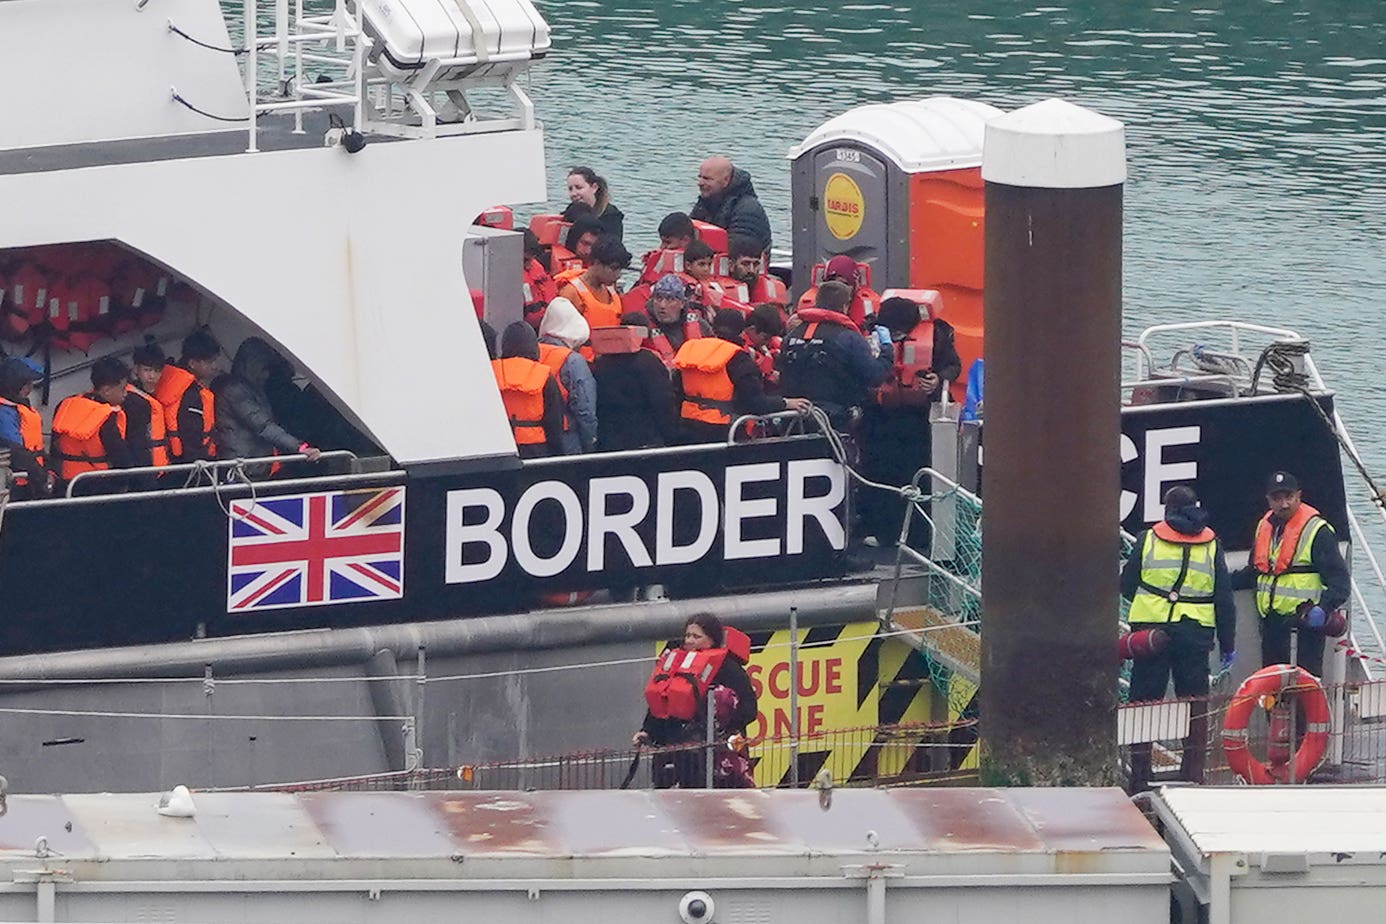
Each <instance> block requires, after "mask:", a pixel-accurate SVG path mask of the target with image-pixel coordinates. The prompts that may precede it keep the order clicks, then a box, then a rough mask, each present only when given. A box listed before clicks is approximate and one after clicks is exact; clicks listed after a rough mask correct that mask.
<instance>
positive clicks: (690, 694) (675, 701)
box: [645, 648, 727, 722]
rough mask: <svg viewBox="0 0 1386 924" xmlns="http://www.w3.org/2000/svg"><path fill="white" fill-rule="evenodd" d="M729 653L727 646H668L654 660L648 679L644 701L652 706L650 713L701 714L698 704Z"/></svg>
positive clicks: (678, 716) (668, 715)
mask: <svg viewBox="0 0 1386 924" xmlns="http://www.w3.org/2000/svg"><path fill="white" fill-rule="evenodd" d="M726 657H727V649H725V648H708V649H704V650H703V651H685V650H684V649H682V648H670V649H667V650H666V651H665V652H664V653H663V654H661V655H660V656H659V658H658V660H656V661H655V666H654V670H653V671H652V672H651V673H650V679H649V680H648V681H646V683H645V703H646V704H647V705H648V706H649V707H650V715H652V716H654V717H655V718H656V719H679V720H681V721H684V722H687V721H690V720H692V719H693V717H694V716H696V715H697V714H698V706H699V704H701V703H702V702H703V701H704V700H706V699H707V691H708V690H709V689H710V688H711V687H712V681H713V678H715V677H716V676H717V672H718V671H719V670H720V669H721V668H722V662H723V661H724V660H725V659H726Z"/></svg>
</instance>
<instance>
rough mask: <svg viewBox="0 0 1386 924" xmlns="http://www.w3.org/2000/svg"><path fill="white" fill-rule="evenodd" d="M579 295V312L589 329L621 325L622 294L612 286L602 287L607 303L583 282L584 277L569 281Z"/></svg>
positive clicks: (575, 277)
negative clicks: (584, 318)
mask: <svg viewBox="0 0 1386 924" xmlns="http://www.w3.org/2000/svg"><path fill="white" fill-rule="evenodd" d="M568 285H570V286H572V287H573V291H574V292H575V293H576V294H577V310H578V311H581V312H582V313H583V315H584V316H585V317H586V318H587V324H588V326H589V327H617V326H619V325H620V323H621V293H620V292H617V291H616V289H615V288H613V287H612V286H602V292H603V293H604V294H605V295H606V301H602V300H601V299H600V298H598V297H597V296H598V293H596V292H594V291H592V289H591V287H589V286H588V285H587V283H586V282H584V281H583V279H582V276H580V275H579V276H574V277H573V278H572V279H569V280H568Z"/></svg>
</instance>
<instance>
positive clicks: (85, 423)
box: [48, 356, 135, 490]
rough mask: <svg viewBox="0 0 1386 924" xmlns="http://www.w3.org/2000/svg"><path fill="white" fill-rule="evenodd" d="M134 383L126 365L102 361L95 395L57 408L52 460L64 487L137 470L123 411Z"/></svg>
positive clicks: (94, 371) (94, 378)
mask: <svg viewBox="0 0 1386 924" xmlns="http://www.w3.org/2000/svg"><path fill="white" fill-rule="evenodd" d="M129 379H130V369H129V367H128V366H126V365H125V363H123V362H121V361H120V360H118V359H116V358H115V357H114V356H103V357H101V358H100V359H98V360H97V361H96V362H94V363H92V364H91V391H90V392H88V393H87V394H84V395H72V396H71V397H68V398H64V399H63V400H62V401H60V402H58V406H57V408H56V409H55V410H54V411H53V448H52V452H50V453H49V454H48V455H49V458H51V459H52V460H53V461H54V462H55V463H57V465H58V478H59V480H60V481H63V482H69V481H71V480H72V479H74V478H76V477H77V476H78V475H80V474H82V473H83V472H95V471H103V470H105V469H112V468H131V467H133V466H134V463H135V459H134V456H132V455H131V453H130V447H129V445H128V444H127V443H126V442H125V411H123V410H122V409H121V404H122V403H123V402H124V401H125V386H126V384H127V383H128V382H129ZM107 487H108V489H110V486H107ZM123 487H124V486H121V487H118V488H114V490H122V489H123Z"/></svg>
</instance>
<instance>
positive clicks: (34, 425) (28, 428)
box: [0, 398, 47, 485]
mask: <svg viewBox="0 0 1386 924" xmlns="http://www.w3.org/2000/svg"><path fill="white" fill-rule="evenodd" d="M0 404H2V405H5V406H6V407H12V408H14V409H15V411H16V412H18V414H19V440H20V442H21V443H22V444H23V446H24V448H25V449H27V450H29V451H30V452H32V453H33V454H34V457H35V458H36V459H38V464H39V465H46V464H47V463H46V462H44V458H43V418H42V417H40V416H39V412H38V411H36V410H34V409H33V408H31V407H30V406H29V405H27V404H20V403H19V402H17V401H11V400H9V399H8V398H0ZM14 483H15V484H18V485H27V484H28V483H29V476H28V474H27V473H25V472H23V471H21V470H19V469H15V470H14Z"/></svg>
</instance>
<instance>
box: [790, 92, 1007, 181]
mask: <svg viewBox="0 0 1386 924" xmlns="http://www.w3.org/2000/svg"><path fill="white" fill-rule="evenodd" d="M1003 114H1004V113H1003V111H1002V110H1000V109H997V108H996V107H995V106H989V105H987V104H986V103H981V102H977V101H976V100H966V99H955V98H953V97H951V96H930V97H926V98H924V99H918V100H900V101H898V102H893V103H873V104H871V105H868V106H858V107H856V108H855V109H850V110H848V111H847V112H844V113H842V114H841V115H839V116H835V117H834V118H831V119H829V120H828V121H826V122H824V123H823V124H822V125H820V126H818V128H816V129H814V130H813V131H812V132H810V133H809V135H808V137H806V138H805V139H804V140H803V141H802V142H800V143H799V144H797V145H795V146H794V147H792V148H790V150H789V159H790V160H796V159H797V158H798V157H799V156H800V155H801V154H803V153H805V152H806V151H810V150H812V149H813V148H816V147H818V146H819V145H822V144H826V143H830V142H834V141H857V142H861V143H862V144H865V145H866V146H868V147H871V148H875V149H876V150H878V151H880V152H881V153H882V154H884V155H885V156H887V157H889V158H890V159H891V160H892V161H894V162H895V164H896V165H898V166H899V167H900V168H901V169H903V170H904V171H906V172H907V173H918V172H922V171H927V170H952V169H957V168H963V167H976V166H978V165H979V164H981V162H982V140H983V134H984V128H985V126H986V123H987V121H988V120H989V119H994V118H996V117H997V116H999V115H1003Z"/></svg>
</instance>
